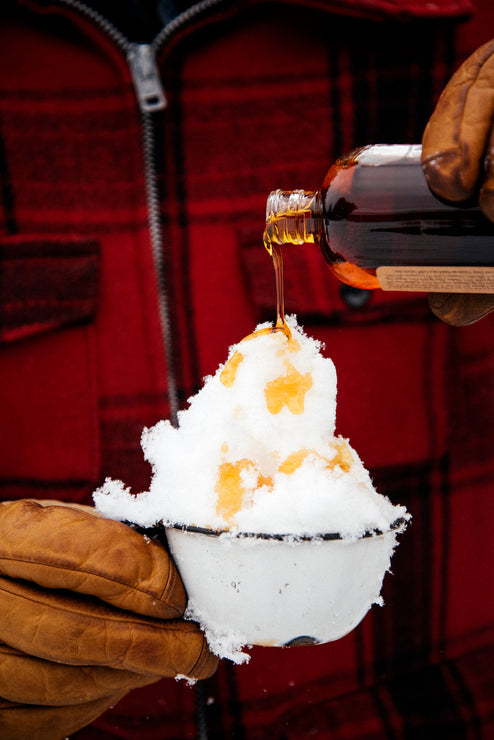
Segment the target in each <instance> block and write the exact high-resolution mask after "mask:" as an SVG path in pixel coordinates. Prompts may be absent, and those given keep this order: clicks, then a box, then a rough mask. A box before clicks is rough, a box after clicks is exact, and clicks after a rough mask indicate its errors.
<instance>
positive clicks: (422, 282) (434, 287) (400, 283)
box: [376, 265, 494, 293]
mask: <svg viewBox="0 0 494 740" xmlns="http://www.w3.org/2000/svg"><path fill="white" fill-rule="evenodd" d="M376 272H377V279H378V280H379V284H380V286H381V288H382V289H383V290H404V291H411V292H424V293H494V267H444V266H442V265H441V266H440V267H435V266H431V267H415V266H414V267H407V266H401V267H395V266H394V267H389V266H386V267H378V268H377V271H376Z"/></svg>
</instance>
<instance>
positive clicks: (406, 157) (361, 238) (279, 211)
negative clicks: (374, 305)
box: [264, 144, 494, 293]
mask: <svg viewBox="0 0 494 740" xmlns="http://www.w3.org/2000/svg"><path fill="white" fill-rule="evenodd" d="M421 151H422V148H421V146H420V145H401V144H394V145H386V144H377V145H373V146H367V147H361V148H359V149H355V150H354V151H352V152H351V153H350V154H348V155H346V156H344V157H341V158H340V159H338V160H337V161H336V163H335V164H334V165H333V166H332V167H331V169H330V170H329V172H328V174H327V175H326V177H325V179H324V182H323V185H322V188H321V189H320V190H318V191H306V190H293V191H283V190H276V191H274V192H272V193H271V194H270V195H269V198H268V202H267V207H266V231H265V234H264V241H265V245H266V248H267V249H268V251H269V252H270V253H271V252H272V248H273V245H285V244H306V243H312V244H318V245H319V247H320V249H321V251H322V254H323V257H324V259H325V260H326V262H327V264H328V266H329V268H330V269H331V271H332V272H333V273H334V275H336V277H338V278H339V279H340V280H341V281H342V282H345V283H348V284H349V285H352V286H354V287H357V288H366V289H375V288H382V289H383V290H405V291H434V292H454V293H494V224H493V223H491V222H490V221H489V220H488V219H487V218H486V217H485V216H484V215H483V214H482V212H481V211H480V209H479V208H478V207H477V206H471V205H470V206H466V205H465V206H463V205H461V206H459V205H452V204H450V203H446V202H444V201H442V200H441V199H439V198H437V197H436V196H434V195H433V194H432V192H431V190H430V189H429V186H428V185H427V182H426V179H425V177H424V174H423V171H422V166H421Z"/></svg>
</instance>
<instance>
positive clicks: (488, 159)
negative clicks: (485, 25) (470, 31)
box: [422, 41, 494, 325]
mask: <svg viewBox="0 0 494 740" xmlns="http://www.w3.org/2000/svg"><path fill="white" fill-rule="evenodd" d="M422 166H423V170H424V174H425V176H426V179H427V182H428V184H429V187H430V188H431V190H432V191H433V192H434V193H435V194H436V195H438V196H440V197H441V198H444V199H446V200H448V201H451V202H463V201H465V200H467V199H471V198H474V199H476V200H478V203H479V206H480V208H481V210H482V211H483V213H484V214H485V216H486V217H487V218H488V219H489V220H490V221H493V222H494V41H490V42H488V43H487V44H484V45H483V46H481V47H480V48H479V49H477V51H476V52H474V54H472V55H471V56H470V57H469V58H468V59H467V60H466V61H465V62H464V64H462V66H461V67H460V68H459V69H458V70H457V72H456V73H455V74H454V75H453V77H452V78H451V80H450V82H449V83H448V85H447V86H446V87H445V89H444V91H443V93H442V95H441V97H440V99H439V101H438V104H437V106H436V109H435V110H434V113H433V114H432V116H431V118H430V120H429V123H428V124H427V127H426V129H425V131H424V136H423V139H422ZM429 305H430V307H431V309H432V311H433V312H434V313H435V314H436V316H438V317H439V318H441V319H443V320H444V321H447V322H448V323H452V324H457V325H460V324H469V323H472V322H473V321H476V320H477V319H480V318H482V317H483V316H485V315H486V314H488V313H489V312H490V311H492V310H493V309H494V296H493V295H491V294H482V293H480V294H468V293H466V294H454V293H434V294H431V295H430V296H429Z"/></svg>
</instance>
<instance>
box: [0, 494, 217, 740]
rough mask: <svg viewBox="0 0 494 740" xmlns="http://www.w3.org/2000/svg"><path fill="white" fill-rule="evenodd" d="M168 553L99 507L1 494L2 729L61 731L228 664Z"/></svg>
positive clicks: (12, 739)
mask: <svg viewBox="0 0 494 740" xmlns="http://www.w3.org/2000/svg"><path fill="white" fill-rule="evenodd" d="M185 604H186V595H185V591H184V588H183V585H182V582H181V580H180V577H179V575H178V572H177V570H176V569H175V566H174V564H173V562H172V560H171V558H170V557H169V555H168V554H167V552H166V550H165V549H164V548H163V547H161V545H159V544H158V543H157V542H155V541H154V540H151V539H149V538H147V537H144V536H143V535H141V534H140V533H138V532H137V531H135V530H133V529H131V528H130V527H128V526H126V525H125V524H123V523H121V522H115V521H112V520H109V519H105V518H103V517H101V516H99V515H98V514H97V513H96V512H95V510H94V509H92V508H91V507H84V506H77V505H71V504H59V503H58V502H41V501H39V502H37V501H32V500H21V501H13V502H5V503H0V697H1V699H0V737H1V738H5V740H21V739H24V738H36V740H45V739H46V740H57V739H58V738H64V737H66V736H67V735H68V734H70V733H73V732H75V731H76V730H77V729H79V728H81V727H83V726H84V725H86V724H89V723H90V722H92V721H93V720H94V719H95V718H96V717H97V716H98V715H99V714H101V713H102V712H104V711H105V709H107V708H108V707H110V706H111V705H113V704H114V703H116V702H117V701H118V700H119V699H121V698H122V697H123V696H124V695H125V694H126V693H127V692H128V691H129V690H130V689H132V688H135V687H137V686H144V685H146V684H149V683H153V682H155V681H157V680H159V679H160V678H162V677H175V676H177V675H185V676H188V677H190V678H197V679H200V678H206V677H208V676H210V675H211V674H212V673H213V672H214V670H215V668H216V665H217V658H216V657H215V656H213V655H212V654H211V653H210V651H209V649H208V646H207V643H206V639H205V637H204V635H203V633H202V632H201V630H200V629H199V627H198V626H197V625H196V624H194V623H192V622H187V621H184V620H183V619H180V617H181V615H182V614H183V610H184V608H185Z"/></svg>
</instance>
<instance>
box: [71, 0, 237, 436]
mask: <svg viewBox="0 0 494 740" xmlns="http://www.w3.org/2000/svg"><path fill="white" fill-rule="evenodd" d="M223 1H224V0H202V2H199V3H197V4H196V5H193V6H191V7H190V8H188V9H187V10H185V11H184V12H183V13H181V14H180V15H178V16H177V17H176V18H174V19H173V20H172V21H170V23H168V24H167V25H166V26H165V27H164V28H163V29H162V30H161V31H160V32H159V33H158V35H157V36H156V37H155V38H154V39H153V41H152V42H151V44H149V47H150V48H151V49H152V52H153V55H154V57H156V54H157V53H158V51H159V50H160V49H161V48H162V47H163V46H164V45H165V44H166V42H167V41H168V40H169V39H170V38H171V37H172V36H173V34H174V33H176V32H177V31H178V30H180V29H181V28H182V27H184V26H185V25H187V24H188V23H189V22H190V21H192V20H193V19H195V18H196V17H197V16H200V15H201V14H202V13H204V12H205V11H207V10H209V9H210V8H212V7H214V6H215V5H219V4H220V3H221V2H223ZM58 2H59V3H60V4H62V5H65V6H67V7H70V8H73V9H74V10H77V11H78V12H79V13H80V14H81V15H84V16H85V17H87V18H89V19H90V20H91V21H92V22H93V23H94V24H95V25H97V26H98V27H99V28H100V29H102V30H103V31H104V32H105V33H106V35H107V36H108V37H109V38H111V39H112V40H113V42H114V43H115V45H116V46H117V47H118V48H119V49H120V50H121V51H122V52H123V53H124V54H125V56H126V57H127V58H128V56H129V53H130V52H131V51H132V49H133V48H134V46H135V45H134V44H133V43H132V42H130V41H129V39H127V37H126V36H125V35H124V34H123V33H122V32H121V31H120V30H119V29H118V28H117V27H116V26H114V25H113V23H111V21H109V20H108V19H107V18H105V16H103V15H102V14H101V13H99V12H98V11H97V10H94V8H91V7H90V6H89V5H86V4H85V3H83V2H80V0H58ZM136 93H137V90H136ZM140 110H141V117H142V142H143V163H144V176H145V181H146V199H147V211H148V226H149V234H150V240H151V249H152V253H153V261H154V267H155V274H156V281H157V288H158V303H159V314H160V324H161V332H162V336H163V343H164V350H165V364H166V372H167V381H168V400H169V404H170V418H171V421H172V423H173V424H174V425H175V426H177V424H178V416H177V415H178V409H179V402H178V389H177V378H176V374H175V367H174V362H173V359H174V351H173V344H172V339H171V319H170V308H169V296H168V288H167V285H166V280H165V275H164V269H163V267H164V265H163V236H162V228H161V218H160V202H159V193H158V184H157V176H156V166H155V137H154V131H153V120H152V115H153V114H152V112H151V111H148V110H144V109H143V108H142V106H141V105H140Z"/></svg>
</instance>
